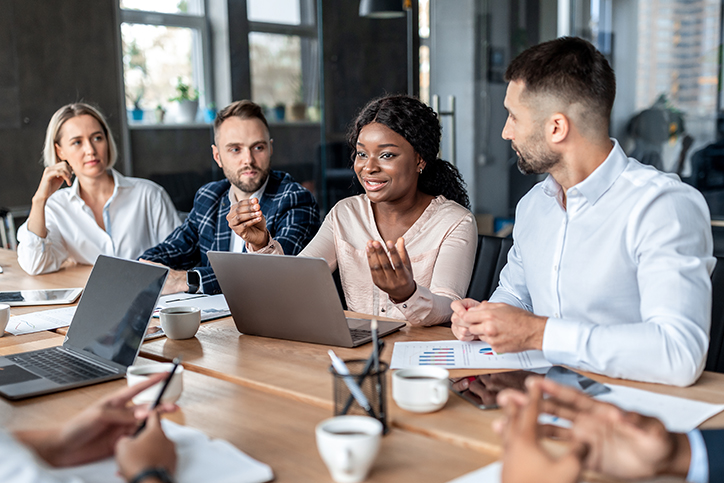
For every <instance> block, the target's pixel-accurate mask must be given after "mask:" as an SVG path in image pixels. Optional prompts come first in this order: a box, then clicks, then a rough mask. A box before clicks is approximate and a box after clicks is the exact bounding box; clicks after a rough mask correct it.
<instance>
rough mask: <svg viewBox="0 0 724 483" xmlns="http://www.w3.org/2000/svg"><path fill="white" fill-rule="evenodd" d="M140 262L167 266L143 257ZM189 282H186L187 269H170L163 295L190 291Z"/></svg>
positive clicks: (162, 291)
mask: <svg viewBox="0 0 724 483" xmlns="http://www.w3.org/2000/svg"><path fill="white" fill-rule="evenodd" d="M138 261H139V262H143V263H148V264H149V265H157V266H159V267H165V268H168V267H166V265H164V264H163V263H158V262H152V261H150V260H144V259H143V258H139V259H138ZM188 290H189V284H187V283H186V271H185V270H174V269H172V268H169V269H168V277H166V283H164V284H163V289H162V290H161V295H168V294H170V293H180V292H188Z"/></svg>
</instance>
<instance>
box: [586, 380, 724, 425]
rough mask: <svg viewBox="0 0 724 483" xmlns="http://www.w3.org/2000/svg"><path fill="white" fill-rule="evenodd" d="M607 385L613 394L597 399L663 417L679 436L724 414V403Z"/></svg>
mask: <svg viewBox="0 0 724 483" xmlns="http://www.w3.org/2000/svg"><path fill="white" fill-rule="evenodd" d="M606 386H608V387H610V388H611V392H609V393H607V394H602V395H600V396H597V397H596V399H598V400H600V401H606V402H610V403H612V404H615V405H616V406H618V407H620V408H623V409H625V410H627V411H635V412H637V413H641V414H645V415H647V416H654V417H656V418H659V419H660V420H661V422H663V423H664V425H665V426H666V429H668V430H669V431H673V432H677V433H686V432H688V431H691V430H692V429H694V428H696V427H697V426H699V425H700V424H701V423H703V422H704V421H706V420H707V419H709V418H710V417H712V416H714V415H715V414H718V413H720V412H721V411H724V404H710V403H705V402H701V401H694V400H693V399H684V398H681V397H675V396H666V395H663V394H657V393H655V392H650V391H644V390H642V389H634V388H632V387H626V386H616V385H613V384H606Z"/></svg>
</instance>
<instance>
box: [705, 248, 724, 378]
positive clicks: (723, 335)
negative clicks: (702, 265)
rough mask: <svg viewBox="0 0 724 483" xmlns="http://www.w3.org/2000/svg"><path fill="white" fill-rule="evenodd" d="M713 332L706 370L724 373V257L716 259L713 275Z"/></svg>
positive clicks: (710, 338) (710, 337)
mask: <svg viewBox="0 0 724 483" xmlns="http://www.w3.org/2000/svg"><path fill="white" fill-rule="evenodd" d="M711 297H712V304H711V331H710V335H709V353H708V354H707V356H706V366H704V370H706V371H713V372H721V373H724V354H722V345H724V257H716V266H715V267H714V273H712V274H711Z"/></svg>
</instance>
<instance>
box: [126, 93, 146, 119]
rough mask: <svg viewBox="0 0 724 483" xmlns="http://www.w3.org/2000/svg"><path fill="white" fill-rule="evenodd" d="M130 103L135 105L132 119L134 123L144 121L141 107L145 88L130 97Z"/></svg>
mask: <svg viewBox="0 0 724 483" xmlns="http://www.w3.org/2000/svg"><path fill="white" fill-rule="evenodd" d="M129 98H130V101H131V102H132V103H133V110H132V111H131V119H133V120H134V121H143V108H142V107H141V99H143V88H142V87H141V88H140V89H138V90H137V91H136V94H135V95H131V96H129Z"/></svg>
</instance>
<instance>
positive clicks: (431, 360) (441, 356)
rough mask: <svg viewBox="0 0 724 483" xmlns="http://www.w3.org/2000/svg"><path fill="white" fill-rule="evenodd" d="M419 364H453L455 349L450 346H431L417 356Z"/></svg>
mask: <svg viewBox="0 0 724 483" xmlns="http://www.w3.org/2000/svg"><path fill="white" fill-rule="evenodd" d="M418 364H419V365H421V366H451V365H454V364H455V349H454V348H452V347H432V348H430V350H427V351H423V352H422V353H421V354H420V355H419V356H418Z"/></svg>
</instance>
